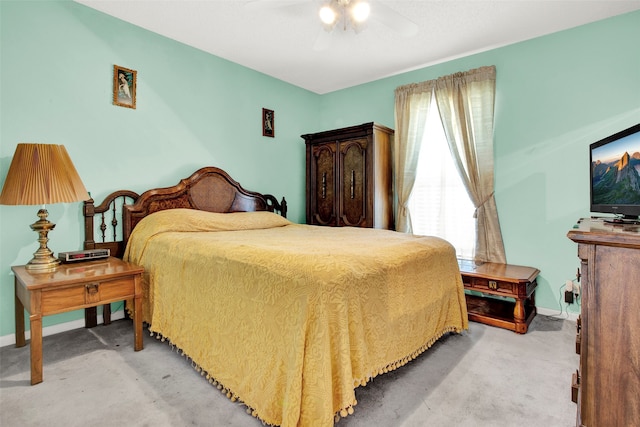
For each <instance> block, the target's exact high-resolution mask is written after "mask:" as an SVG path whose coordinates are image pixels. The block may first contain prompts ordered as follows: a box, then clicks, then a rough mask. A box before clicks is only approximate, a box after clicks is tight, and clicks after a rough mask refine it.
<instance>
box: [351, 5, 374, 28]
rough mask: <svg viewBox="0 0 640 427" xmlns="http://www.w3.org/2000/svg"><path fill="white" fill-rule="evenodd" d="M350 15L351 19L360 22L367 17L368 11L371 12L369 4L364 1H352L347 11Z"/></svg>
mask: <svg viewBox="0 0 640 427" xmlns="http://www.w3.org/2000/svg"><path fill="white" fill-rule="evenodd" d="M349 12H350V15H351V20H352V21H354V22H357V23H362V22H365V21H366V20H367V18H369V13H371V6H370V5H369V3H368V2H366V1H357V2H354V4H353V6H351V10H350V11H349Z"/></svg>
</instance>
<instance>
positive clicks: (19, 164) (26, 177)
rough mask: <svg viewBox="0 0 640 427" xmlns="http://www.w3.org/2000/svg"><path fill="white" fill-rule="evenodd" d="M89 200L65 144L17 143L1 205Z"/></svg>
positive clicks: (1, 195) (1, 196)
mask: <svg viewBox="0 0 640 427" xmlns="http://www.w3.org/2000/svg"><path fill="white" fill-rule="evenodd" d="M88 199H89V193H87V190H86V189H85V187H84V184H83V183H82V180H80V176H79V175H78V172H77V171H76V168H75V167H74V166H73V163H72V162H71V158H70V157H69V154H67V150H66V149H65V148H64V145H53V144H18V146H17V147H16V152H15V154H14V155H13V160H12V161H11V166H9V172H8V173H7V179H6V181H5V182H4V187H3V188H2V194H0V204H2V205H46V204H52V203H72V202H79V201H81V200H88Z"/></svg>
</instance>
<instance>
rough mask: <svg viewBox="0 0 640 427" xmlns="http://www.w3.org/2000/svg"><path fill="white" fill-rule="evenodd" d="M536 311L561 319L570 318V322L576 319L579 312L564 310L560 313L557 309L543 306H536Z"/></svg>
mask: <svg viewBox="0 0 640 427" xmlns="http://www.w3.org/2000/svg"><path fill="white" fill-rule="evenodd" d="M536 311H537V312H538V314H542V315H543V316H549V317H555V318H557V319H563V320H570V321H572V322H575V321H577V320H578V315H579V314H580V313H574V312H566V311H565V312H562V313H558V311H557V310H550V309H548V308H544V307H536Z"/></svg>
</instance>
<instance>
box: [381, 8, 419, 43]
mask: <svg viewBox="0 0 640 427" xmlns="http://www.w3.org/2000/svg"><path fill="white" fill-rule="evenodd" d="M371 19H375V20H376V21H378V22H380V23H381V24H383V25H385V26H387V27H389V28H390V29H392V30H393V31H395V32H397V33H398V34H400V35H402V36H404V37H413V36H415V35H416V34H418V30H419V29H420V28H419V27H418V25H417V24H416V23H415V22H413V21H412V20H410V19H409V18H405V17H404V16H402V15H401V14H400V13H398V12H396V11H395V10H394V9H392V8H390V7H389V6H387V5H385V4H384V3H382V2H380V1H376V2H375V3H373V4H372V5H371Z"/></svg>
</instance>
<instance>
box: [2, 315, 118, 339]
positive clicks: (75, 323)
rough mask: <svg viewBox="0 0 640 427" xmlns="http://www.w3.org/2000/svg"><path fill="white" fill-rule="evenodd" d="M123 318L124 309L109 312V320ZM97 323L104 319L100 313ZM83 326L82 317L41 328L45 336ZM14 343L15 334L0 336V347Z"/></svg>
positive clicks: (27, 332)
mask: <svg viewBox="0 0 640 427" xmlns="http://www.w3.org/2000/svg"><path fill="white" fill-rule="evenodd" d="M119 319H124V310H119V311H116V312H113V313H111V320H112V321H113V320H119ZM97 320H98V324H99V325H100V324H102V322H103V321H104V319H103V317H102V314H99V315H98V317H97ZM80 328H84V319H78V320H72V321H70V322H65V323H58V324H57V325H51V326H46V327H44V328H42V336H43V337H46V336H48V335H54V334H59V333H60V332H66V331H70V330H73V329H80ZM24 337H25V339H27V340H28V339H30V338H31V331H25V332H24ZM15 344H16V334H15V333H13V334H10V335H4V336H2V337H0V347H4V346H7V345H15Z"/></svg>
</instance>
